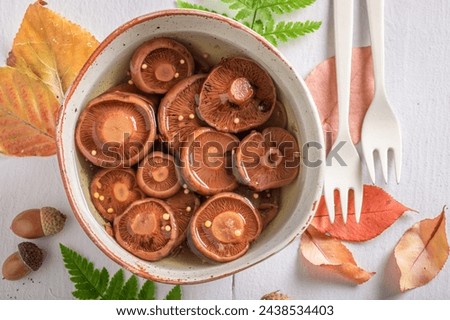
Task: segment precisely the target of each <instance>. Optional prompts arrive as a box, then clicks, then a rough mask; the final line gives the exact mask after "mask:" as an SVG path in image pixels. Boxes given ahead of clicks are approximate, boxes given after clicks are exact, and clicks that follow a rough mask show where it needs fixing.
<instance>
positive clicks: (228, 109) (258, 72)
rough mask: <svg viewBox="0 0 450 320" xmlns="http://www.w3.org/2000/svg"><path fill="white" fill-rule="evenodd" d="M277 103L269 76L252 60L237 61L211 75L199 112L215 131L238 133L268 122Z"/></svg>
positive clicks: (216, 69) (202, 96)
mask: <svg viewBox="0 0 450 320" xmlns="http://www.w3.org/2000/svg"><path fill="white" fill-rule="evenodd" d="M275 102H276V90H275V85H274V83H273V81H272V78H271V77H270V76H269V74H268V73H267V72H266V71H265V70H264V69H263V68H261V67H260V66H259V65H258V64H257V63H255V62H254V61H252V60H250V59H247V58H242V57H234V58H230V59H227V60H224V61H223V62H221V63H220V64H219V65H217V66H216V67H215V68H214V69H213V70H212V71H211V73H210V74H209V76H208V78H207V79H206V81H205V83H204V84H203V88H202V91H201V94H200V103H199V107H198V112H199V114H200V116H201V118H202V119H203V120H205V121H206V122H207V123H208V124H209V125H210V126H212V127H214V128H215V129H217V130H219V131H223V132H234V133H237V132H242V131H245V130H248V129H251V128H256V127H258V126H259V125H262V124H263V123H264V122H266V121H267V120H268V119H269V118H270V116H271V114H272V112H273V109H274V106H275Z"/></svg>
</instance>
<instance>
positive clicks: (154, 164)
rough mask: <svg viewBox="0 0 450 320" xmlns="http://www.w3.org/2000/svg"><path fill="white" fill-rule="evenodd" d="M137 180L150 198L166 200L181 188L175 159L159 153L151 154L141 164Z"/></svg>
mask: <svg viewBox="0 0 450 320" xmlns="http://www.w3.org/2000/svg"><path fill="white" fill-rule="evenodd" d="M136 178H137V183H138V185H139V187H140V188H141V190H142V191H143V192H144V193H145V194H146V195H148V196H150V197H155V198H160V199H165V198H168V197H171V196H173V195H174V194H175V193H177V192H178V190H180V188H181V184H180V180H179V179H178V172H177V168H176V165H175V159H174V158H173V157H172V156H171V155H169V154H165V153H162V152H159V151H155V152H152V153H150V154H149V155H148V156H146V157H145V158H144V160H142V161H141V162H140V163H139V167H138V170H137V174H136Z"/></svg>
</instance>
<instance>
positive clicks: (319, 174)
mask: <svg viewBox="0 0 450 320" xmlns="http://www.w3.org/2000/svg"><path fill="white" fill-rule="evenodd" d="M174 15H190V16H199V17H203V18H211V19H214V20H219V21H221V22H225V23H227V24H229V25H230V26H231V27H233V28H236V29H240V30H242V31H245V32H246V33H248V34H250V35H251V36H252V37H254V38H255V39H256V40H257V41H258V42H259V43H260V44H262V45H263V46H265V47H266V48H267V49H269V51H271V52H272V53H273V54H274V55H275V56H277V57H278V58H279V59H280V60H281V62H283V63H284V64H286V65H287V66H288V67H289V68H290V69H291V70H292V73H293V74H294V75H295V77H296V78H297V80H298V81H299V82H300V83H301V85H302V86H303V89H304V91H305V94H306V100H308V103H309V105H310V106H312V107H313V108H311V110H309V111H310V112H311V115H312V117H313V118H314V119H315V122H316V124H319V129H320V130H318V132H315V134H316V135H317V137H318V138H319V140H320V142H321V143H323V142H324V137H323V132H322V130H321V126H320V117H319V113H318V111H317V108H314V106H315V102H314V100H313V97H312V95H311V93H310V91H309V89H308V88H307V86H306V84H305V82H304V80H303V78H302V77H300V76H299V75H298V74H297V72H296V71H295V69H294V68H293V67H292V66H291V65H290V63H289V62H288V61H287V59H286V58H285V57H284V56H283V55H282V54H281V52H279V51H278V49H277V48H275V47H274V46H273V45H272V44H270V43H269V42H268V41H267V40H266V39H265V38H264V37H262V36H261V35H260V34H258V33H256V32H255V31H253V30H252V29H250V28H248V27H246V26H245V25H243V24H241V23H239V22H237V21H235V20H233V19H231V18H228V17H224V16H222V15H220V14H216V13H211V12H206V11H200V10H193V9H167V10H160V11H156V12H152V13H148V14H144V15H141V16H138V17H136V18H134V19H131V20H130V21H128V22H125V23H124V24H122V25H121V26H119V27H117V28H115V29H114V31H113V32H112V33H111V34H109V35H108V36H107V37H106V38H105V39H104V40H103V41H102V42H100V44H99V46H98V47H97V48H96V49H95V50H94V52H93V53H92V55H91V56H90V57H89V58H88V60H87V61H86V63H85V64H84V65H83V67H82V68H81V70H80V71H79V73H78V75H77V77H76V78H75V80H74V82H73V84H72V85H71V86H70V87H69V89H68V90H67V93H66V95H65V98H64V102H63V104H62V106H61V109H60V111H59V116H58V123H57V126H56V144H57V158H58V163H59V169H60V174H61V177H62V181H63V185H64V189H65V191H66V195H67V199H68V201H69V204H70V206H71V208H72V210H73V212H74V215H75V217H76V219H77V221H78V223H79V224H80V226H81V227H82V229H83V230H84V232H85V233H86V234H87V235H88V237H89V238H90V239H91V241H93V242H94V244H95V245H96V246H97V247H98V248H99V249H100V250H101V251H102V252H103V253H104V254H105V255H107V256H108V257H109V258H110V259H112V260H113V261H115V262H116V263H118V264H119V265H120V266H122V267H124V268H125V269H127V270H129V271H130V272H132V273H134V274H137V275H138V276H141V277H143V278H147V279H151V280H153V281H158V282H163V283H169V284H196V283H204V282H209V281H212V280H217V279H220V278H224V277H227V276H230V275H233V274H235V273H237V272H240V271H242V270H244V269H247V268H249V267H251V266H253V265H255V264H257V263H259V262H261V261H263V260H265V259H267V258H269V257H271V256H272V255H274V254H275V253H277V252H279V251H280V250H282V249H283V248H285V247H286V246H288V245H289V244H290V243H291V242H292V241H294V240H295V239H296V238H297V237H298V236H299V235H301V234H302V232H303V231H304V230H306V228H307V226H308V225H309V224H310V222H311V220H312V218H313V216H314V214H315V212H316V210H317V208H318V203H319V201H320V198H321V195H322V188H323V181H324V164H325V151H324V149H323V148H320V149H318V150H317V152H318V154H317V156H318V159H317V160H318V161H320V163H321V165H320V166H319V168H317V170H316V171H315V172H316V178H317V184H316V185H315V186H311V188H314V189H313V191H312V194H314V199H313V206H312V208H311V211H310V212H309V214H307V215H306V223H305V224H304V225H303V226H299V232H298V233H297V234H294V235H292V236H291V237H289V238H286V240H285V241H284V243H282V244H280V245H278V246H276V247H273V248H271V249H270V253H268V254H267V255H265V256H264V257H262V258H261V259H259V260H258V261H256V262H253V263H250V264H248V263H247V264H244V265H242V267H240V268H236V269H233V270H232V271H230V272H228V273H223V274H218V275H214V276H207V277H206V276H205V277H204V278H201V279H196V280H194V281H192V280H189V279H180V278H164V277H161V276H159V275H155V274H150V273H148V272H146V271H145V270H143V269H142V268H140V267H139V266H132V265H130V264H129V263H127V262H126V261H124V260H123V259H121V258H119V257H118V256H116V255H114V254H113V253H112V252H111V251H110V250H109V249H108V248H107V247H106V246H105V245H104V244H103V243H102V240H101V239H100V238H99V237H97V236H96V235H95V234H93V233H92V232H91V231H90V230H89V228H88V226H87V225H85V223H84V221H83V220H82V217H81V213H80V212H81V210H80V209H79V207H78V205H77V203H76V201H75V200H74V196H73V190H72V187H71V185H70V182H69V179H68V177H67V174H66V161H65V152H64V145H63V138H62V133H63V129H64V120H65V119H64V118H65V114H66V111H67V106H68V101H70V98H71V96H72V95H73V94H74V93H75V91H76V88H77V84H78V83H79V82H80V81H81V79H82V78H83V76H84V74H85V73H86V72H87V70H88V69H89V67H90V65H91V64H92V63H93V62H94V61H95V60H96V59H97V57H98V55H99V54H101V52H103V51H104V49H105V48H107V47H108V46H109V45H110V44H111V42H113V41H114V40H115V39H116V38H117V37H118V36H119V35H121V34H122V33H124V32H126V31H127V30H128V29H129V28H131V27H133V26H135V25H138V24H141V23H143V22H146V21H150V20H153V19H156V18H159V17H164V16H174ZM322 145H323V144H322ZM310 191H311V190H310Z"/></svg>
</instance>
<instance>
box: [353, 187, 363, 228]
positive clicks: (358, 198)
mask: <svg viewBox="0 0 450 320" xmlns="http://www.w3.org/2000/svg"><path fill="white" fill-rule="evenodd" d="M363 192H364V189H363V186H354V187H353V199H354V204H355V220H356V223H359V220H360V219H361V210H362V202H363Z"/></svg>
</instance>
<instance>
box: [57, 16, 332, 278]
mask: <svg viewBox="0 0 450 320" xmlns="http://www.w3.org/2000/svg"><path fill="white" fill-rule="evenodd" d="M160 36H166V37H171V38H174V39H175V40H178V41H180V42H181V43H183V44H185V45H186V46H187V47H188V48H191V49H195V50H196V51H197V52H200V53H202V52H207V53H208V54H209V56H210V60H211V61H212V62H214V63H217V62H219V61H220V59H221V58H223V57H228V56H236V55H241V56H242V55H243V56H247V57H249V58H251V59H254V60H255V61H257V62H258V63H259V64H260V65H261V66H262V67H264V68H265V69H266V70H267V71H268V72H269V74H270V75H271V76H272V78H273V80H274V82H275V83H276V85H277V91H278V97H279V99H280V100H281V102H282V103H283V104H284V105H285V107H286V111H287V114H288V118H289V125H288V130H289V131H290V132H291V133H293V134H294V135H296V137H297V139H298V141H299V144H300V146H301V147H302V146H303V157H304V158H305V157H307V158H308V160H309V161H310V162H318V163H319V162H321V163H323V160H324V151H323V149H321V148H317V145H311V143H318V144H320V145H323V135H322V129H321V125H320V121H319V116H318V113H317V111H316V107H315V105H314V102H313V100H312V97H311V95H310V93H309V92H308V89H307V87H306V85H305V83H304V82H303V80H302V79H301V78H300V77H299V76H298V75H297V74H296V73H295V71H294V70H293V68H292V67H291V66H290V65H289V63H288V62H287V61H286V60H285V59H284V58H283V56H282V55H281V54H280V53H279V52H278V51H277V50H276V49H275V48H274V47H273V46H272V45H270V44H269V43H268V42H267V41H266V40H265V39H264V38H262V37H261V36H259V35H258V34H256V33H254V32H253V31H252V30H250V29H248V28H246V27H244V26H243V25H241V24H239V23H237V22H235V21H233V20H231V19H227V18H224V17H222V16H219V15H215V14H210V13H204V12H200V11H193V10H169V11H160V12H156V13H152V14H149V15H145V16H142V17H138V18H136V19H134V20H132V21H130V22H128V23H126V24H124V25H123V26H121V27H119V28H117V29H116V30H115V31H114V32H113V33H112V34H111V35H109V36H108V37H107V38H106V40H105V41H103V42H102V43H101V44H100V46H99V47H98V49H97V50H96V51H95V52H94V53H93V55H92V56H91V57H90V58H89V60H88V61H87V63H86V64H85V65H84V67H83V68H82V70H81V72H80V73H79V75H78V76H77V78H76V80H75V82H74V83H73V85H72V87H71V88H70V89H69V91H68V93H67V96H66V98H65V102H64V105H63V107H62V111H61V113H60V118H59V124H58V128H57V144H58V159H59V164H60V169H61V174H62V178H63V181H64V185H65V189H66V193H67V196H68V199H69V201H70V204H71V206H72V209H73V211H74V213H75V216H76V218H77V220H78V222H79V223H80V225H81V226H82V228H83V229H84V231H85V232H86V233H87V235H88V236H89V237H90V238H91V239H92V241H93V242H94V243H95V244H96V245H97V246H98V247H99V248H100V249H101V250H102V251H103V252H104V253H105V254H106V255H108V256H109V257H110V258H111V259H113V260H114V261H116V262H117V263H118V264H120V265H121V266H123V267H125V268H126V269H128V270H130V271H131V272H133V273H135V274H137V275H139V276H142V277H144V278H148V279H152V280H154V281H159V282H165V283H177V284H187V283H199V282H206V281H210V280H213V279H218V278H221V277H225V276H228V275H231V274H234V273H236V272H238V271H240V270H243V269H245V268H248V267H250V266H252V265H254V264H256V263H258V262H260V261H262V260H264V259H266V258H268V257H270V256H271V255H273V254H275V253H277V252H278V251H280V250H281V249H283V248H284V247H286V246H287V245H288V244H289V243H290V242H291V241H292V240H294V239H295V238H296V237H297V236H298V235H299V234H301V233H302V231H303V230H304V229H305V228H306V227H307V225H308V224H309V222H310V220H311V218H312V217H313V215H314V213H315V210H316V204H317V203H318V201H319V199H320V195H321V192H322V183H323V165H318V164H317V163H316V165H307V163H306V161H303V162H302V166H301V170H300V174H299V176H298V178H297V179H296V180H295V181H294V182H293V183H291V184H290V185H289V186H287V187H285V188H284V189H283V190H282V199H281V209H280V212H279V215H278V216H277V217H276V219H275V220H274V221H273V222H272V223H271V224H270V225H269V226H268V227H267V229H265V231H264V232H263V233H262V234H261V236H260V237H259V238H258V240H257V241H255V242H254V243H253V244H252V245H251V248H250V250H249V251H248V252H247V253H246V254H245V255H244V256H242V257H241V258H239V259H237V260H235V261H232V262H228V263H224V264H207V263H204V262H202V261H201V260H200V259H198V258H197V257H196V256H194V255H193V254H192V253H190V252H189V250H187V249H186V250H183V251H182V252H181V253H180V254H178V255H176V256H172V257H169V258H165V259H163V260H161V261H159V262H146V261H143V260H141V259H139V258H137V257H135V256H134V255H132V254H130V253H129V252H127V251H125V250H124V249H123V248H122V247H120V246H119V245H118V244H117V243H116V241H115V240H114V239H113V238H112V237H110V236H109V235H108V234H107V233H106V231H105V229H104V226H103V221H102V219H101V218H100V216H99V215H98V214H97V213H96V210H95V209H94V206H93V205H92V203H91V200H90V196H89V181H90V178H91V175H92V170H91V168H90V166H89V163H88V162H87V161H86V160H85V159H84V158H83V156H81V154H80V153H79V152H78V151H77V148H76V147H75V134H74V132H75V126H76V123H77V119H78V117H79V115H80V113H81V111H82V110H83V108H84V106H85V105H86V104H87V102H88V101H89V100H91V99H92V98H94V97H96V96H97V95H99V94H101V93H102V92H104V91H105V90H106V89H108V88H110V87H112V86H114V85H116V84H118V83H120V82H121V81H123V80H124V79H125V75H126V73H127V70H128V68H129V61H130V57H131V55H132V53H133V51H134V50H135V49H136V48H137V47H138V46H139V45H140V44H142V43H143V42H144V41H146V40H149V39H152V38H155V37H160Z"/></svg>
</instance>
